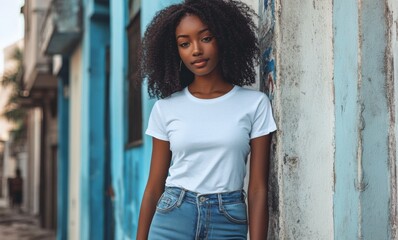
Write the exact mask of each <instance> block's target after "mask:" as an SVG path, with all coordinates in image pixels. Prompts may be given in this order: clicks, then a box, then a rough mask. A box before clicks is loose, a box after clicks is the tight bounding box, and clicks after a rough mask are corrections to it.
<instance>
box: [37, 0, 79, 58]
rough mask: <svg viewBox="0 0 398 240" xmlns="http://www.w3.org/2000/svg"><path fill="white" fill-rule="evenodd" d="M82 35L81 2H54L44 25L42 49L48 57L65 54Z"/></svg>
mask: <svg viewBox="0 0 398 240" xmlns="http://www.w3.org/2000/svg"><path fill="white" fill-rule="evenodd" d="M81 35H82V7H81V1H80V0H53V1H52V3H51V5H50V8H49V9H48V11H47V14H46V18H45V20H44V23H43V28H42V32H41V39H40V49H41V51H42V52H43V53H45V54H47V55H54V54H65V55H68V53H69V52H70V51H71V50H72V49H73V48H74V47H75V45H76V43H77V42H78V41H79V39H80V37H81Z"/></svg>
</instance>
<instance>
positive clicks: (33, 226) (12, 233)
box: [0, 200, 56, 240]
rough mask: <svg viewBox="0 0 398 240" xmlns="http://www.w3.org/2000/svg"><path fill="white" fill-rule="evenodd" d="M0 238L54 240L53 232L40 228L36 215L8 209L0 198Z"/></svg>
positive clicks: (3, 239) (9, 239)
mask: <svg viewBox="0 0 398 240" xmlns="http://www.w3.org/2000/svg"><path fill="white" fill-rule="evenodd" d="M0 239H1V240H55V239H56V237H55V233H54V232H53V231H48V230H45V229H42V228H40V226H39V220H38V218H37V217H36V216H32V215H30V214H27V213H23V212H20V211H18V210H16V209H10V208H8V207H7V205H6V204H4V201H1V200H0Z"/></svg>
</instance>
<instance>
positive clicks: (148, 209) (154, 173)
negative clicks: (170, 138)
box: [137, 138, 171, 240]
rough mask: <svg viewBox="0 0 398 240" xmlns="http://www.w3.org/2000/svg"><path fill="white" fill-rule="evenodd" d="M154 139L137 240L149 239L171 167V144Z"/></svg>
mask: <svg viewBox="0 0 398 240" xmlns="http://www.w3.org/2000/svg"><path fill="white" fill-rule="evenodd" d="M152 139H153V140H152V143H153V144H152V159H151V167H150V171H149V178H148V183H147V185H146V188H145V192H144V196H143V198H142V203H141V210H140V217H139V220H138V230H137V240H146V239H148V232H149V227H150V225H151V222H152V218H153V215H154V213H155V210H156V204H157V202H158V200H159V198H160V196H161V195H162V193H163V191H164V184H165V181H166V177H167V173H168V170H169V167H170V160H171V152H170V143H169V142H167V141H163V140H159V139H156V138H152Z"/></svg>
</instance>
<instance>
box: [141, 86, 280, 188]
mask: <svg viewBox="0 0 398 240" xmlns="http://www.w3.org/2000/svg"><path fill="white" fill-rule="evenodd" d="M275 130H276V125H275V122H274V119H273V116H272V109H271V105H270V102H269V99H268V97H267V96H266V95H265V94H264V93H262V92H259V91H255V90H250V89H246V88H242V87H239V86H234V87H233V89H232V90H230V91H229V92H228V93H226V94H224V95H222V96H220V97H217V98H212V99H200V98H197V97H195V96H193V95H192V94H191V93H190V92H189V91H188V88H184V89H183V90H182V91H180V92H176V93H174V94H172V95H171V96H170V97H167V98H165V99H161V100H158V101H157V102H156V103H155V105H154V107H153V109H152V112H151V115H150V118H149V123H148V128H147V130H146V134H148V135H150V136H152V137H155V138H157V139H160V140H164V141H169V142H170V150H171V152H172V159H171V165H170V168H169V175H168V177H167V179H166V186H173V187H181V188H184V189H187V190H190V191H194V192H198V193H219V192H229V191H235V190H240V189H242V188H243V181H244V178H245V175H246V161H247V156H248V154H249V152H250V145H249V141H250V139H252V138H256V137H260V136H263V135H267V134H268V133H270V132H273V131H275Z"/></svg>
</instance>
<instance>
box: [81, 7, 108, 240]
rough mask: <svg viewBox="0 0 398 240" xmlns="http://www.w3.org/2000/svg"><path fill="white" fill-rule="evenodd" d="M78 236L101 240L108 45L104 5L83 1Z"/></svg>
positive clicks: (106, 14) (102, 237)
mask: <svg viewBox="0 0 398 240" xmlns="http://www.w3.org/2000/svg"><path fill="white" fill-rule="evenodd" d="M84 9H85V11H84V13H85V14H84V17H83V22H84V33H83V55H82V56H83V68H82V69H83V83H82V119H81V121H82V125H81V126H82V147H81V159H82V162H81V188H80V191H81V197H80V199H81V205H80V206H81V207H80V209H81V212H80V218H81V221H80V223H81V227H80V237H81V239H104V226H105V222H104V213H105V210H104V203H105V194H104V192H105V191H104V180H105V169H104V165H105V149H104V146H105V107H106V106H105V104H106V99H105V96H106V95H105V90H106V89H105V79H106V78H105V54H106V46H108V45H109V41H110V39H109V24H108V19H107V17H108V15H109V14H108V13H107V10H108V9H107V8H106V7H105V6H103V5H98V4H96V3H95V2H94V1H88V0H86V1H85V2H84Z"/></svg>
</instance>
